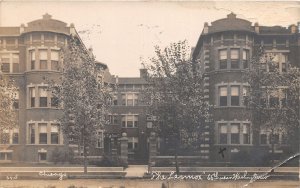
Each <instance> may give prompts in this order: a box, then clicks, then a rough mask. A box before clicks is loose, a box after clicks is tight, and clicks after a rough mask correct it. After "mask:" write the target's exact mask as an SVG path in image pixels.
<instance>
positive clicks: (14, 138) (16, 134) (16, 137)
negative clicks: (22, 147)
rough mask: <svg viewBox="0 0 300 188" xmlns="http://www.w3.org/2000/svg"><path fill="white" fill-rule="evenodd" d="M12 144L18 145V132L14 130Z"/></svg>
mask: <svg viewBox="0 0 300 188" xmlns="http://www.w3.org/2000/svg"><path fill="white" fill-rule="evenodd" d="M12 144H19V130H17V129H14V130H13V133H12Z"/></svg>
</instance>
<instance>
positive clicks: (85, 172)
mask: <svg viewBox="0 0 300 188" xmlns="http://www.w3.org/2000/svg"><path fill="white" fill-rule="evenodd" d="M83 171H84V174H87V151H86V144H85V141H83Z"/></svg>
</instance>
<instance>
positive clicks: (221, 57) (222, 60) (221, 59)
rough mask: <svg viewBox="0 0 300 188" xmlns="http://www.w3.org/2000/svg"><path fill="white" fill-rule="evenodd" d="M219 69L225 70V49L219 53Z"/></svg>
mask: <svg viewBox="0 0 300 188" xmlns="http://www.w3.org/2000/svg"><path fill="white" fill-rule="evenodd" d="M219 62H220V69H227V49H225V50H220V51H219Z"/></svg>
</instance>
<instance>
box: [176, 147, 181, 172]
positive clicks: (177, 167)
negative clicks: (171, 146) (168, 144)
mask: <svg viewBox="0 0 300 188" xmlns="http://www.w3.org/2000/svg"><path fill="white" fill-rule="evenodd" d="M175 168H176V174H177V175H179V173H180V172H179V165H178V141H176V144H175Z"/></svg>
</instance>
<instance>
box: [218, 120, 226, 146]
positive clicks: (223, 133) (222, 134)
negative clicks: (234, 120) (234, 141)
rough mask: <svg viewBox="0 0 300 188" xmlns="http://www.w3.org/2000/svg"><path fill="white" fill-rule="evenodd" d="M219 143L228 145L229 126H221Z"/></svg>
mask: <svg viewBox="0 0 300 188" xmlns="http://www.w3.org/2000/svg"><path fill="white" fill-rule="evenodd" d="M219 134H220V135H219V143H220V144H227V124H219Z"/></svg>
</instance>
